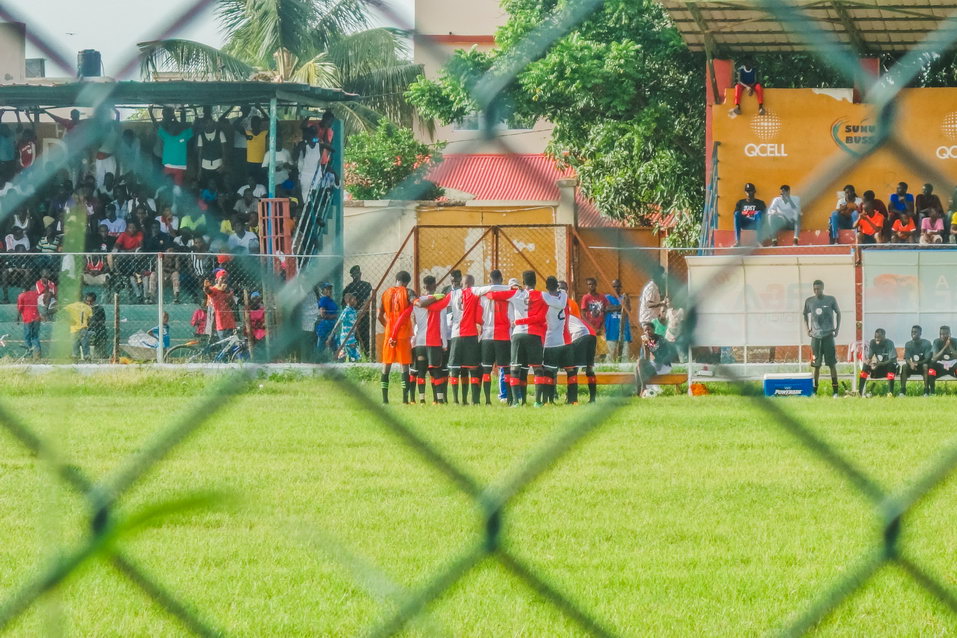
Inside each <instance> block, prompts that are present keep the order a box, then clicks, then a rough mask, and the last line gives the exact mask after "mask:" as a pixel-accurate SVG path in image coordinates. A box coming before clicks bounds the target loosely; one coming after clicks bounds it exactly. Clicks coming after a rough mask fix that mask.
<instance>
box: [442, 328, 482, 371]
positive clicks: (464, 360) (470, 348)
mask: <svg viewBox="0 0 957 638" xmlns="http://www.w3.org/2000/svg"><path fill="white" fill-rule="evenodd" d="M481 364H482V352H481V350H479V342H478V336H475V337H455V338H454V339H452V345H451V346H449V367H451V368H477V367H479V366H480V365H481Z"/></svg>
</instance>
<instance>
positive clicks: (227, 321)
mask: <svg viewBox="0 0 957 638" xmlns="http://www.w3.org/2000/svg"><path fill="white" fill-rule="evenodd" d="M213 277H214V279H215V282H216V283H213V284H211V283H209V280H208V279H207V280H205V281H204V282H203V292H204V293H206V296H207V297H208V298H209V303H210V305H211V306H212V308H213V325H214V327H215V330H216V337H217V338H218V339H225V338H226V337H227V336H229V333H231V332H233V331H234V330H235V329H236V313H235V312H234V310H233V307H234V303H235V302H234V300H233V291H232V288H230V287H229V284H228V283H227V282H226V280H227V277H228V274H227V273H226V271H225V270H223V269H222V268H217V269H216V271H215V272H214V274H213Z"/></svg>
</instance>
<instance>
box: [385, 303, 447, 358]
mask: <svg viewBox="0 0 957 638" xmlns="http://www.w3.org/2000/svg"><path fill="white" fill-rule="evenodd" d="M431 298H432V295H423V296H421V297H418V298H417V299H416V300H415V301H414V302H412V305H411V306H409V307H408V308H406V309H405V310H404V311H403V312H402V314H401V315H400V316H399V319H400V320H404V319H405V318H406V317H408V316H409V315H410V314H411V315H412V347H415V348H418V347H422V346H438V347H440V348H444V347H445V346H446V345H448V339H447V337H446V335H445V330H444V329H443V325H444V324H445V315H446V312H447V311H446V307H447V306H448V305H449V296H448V295H446V296H445V297H443V298H442V299H440V300H439V301H436V302H435V303H433V304H431V305H429V306H427V307H423V306H422V305H420V304H421V302H422V301H423V300H425V299H431ZM400 322H401V321H400ZM400 322H396V323H397V325H398V323H400ZM392 338H393V339H397V338H398V337H397V331H396V330H393V333H392Z"/></svg>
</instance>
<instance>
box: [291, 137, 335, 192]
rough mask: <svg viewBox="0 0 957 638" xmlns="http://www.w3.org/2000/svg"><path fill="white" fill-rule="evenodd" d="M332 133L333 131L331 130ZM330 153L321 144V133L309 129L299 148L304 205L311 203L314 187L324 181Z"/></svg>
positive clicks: (301, 189)
mask: <svg viewBox="0 0 957 638" xmlns="http://www.w3.org/2000/svg"><path fill="white" fill-rule="evenodd" d="M330 132H331V129H330ZM328 153H329V151H327V150H326V149H325V148H324V146H323V145H321V144H320V143H319V133H318V132H317V131H316V129H315V128H314V127H308V128H307V129H306V134H305V136H304V137H303V141H302V144H301V145H300V147H299V153H298V155H299V160H298V162H297V167H298V169H299V189H300V192H301V193H302V203H303V205H306V204H308V203H309V196H310V194H311V193H312V190H313V187H314V186H315V185H316V184H318V183H319V181H320V180H321V179H322V175H323V169H324V166H325V164H326V163H327V162H328V161H329V160H328Z"/></svg>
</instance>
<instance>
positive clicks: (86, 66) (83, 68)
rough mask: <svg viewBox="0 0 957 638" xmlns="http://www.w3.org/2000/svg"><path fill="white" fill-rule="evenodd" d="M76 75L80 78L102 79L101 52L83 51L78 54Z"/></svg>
mask: <svg viewBox="0 0 957 638" xmlns="http://www.w3.org/2000/svg"><path fill="white" fill-rule="evenodd" d="M76 75H77V77H80V78H98V77H100V52H99V51H97V50H95V49H83V50H82V51H80V52H79V53H77V54H76Z"/></svg>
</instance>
